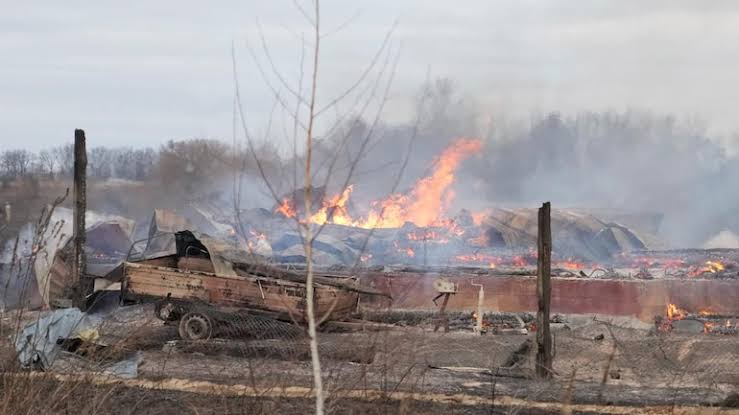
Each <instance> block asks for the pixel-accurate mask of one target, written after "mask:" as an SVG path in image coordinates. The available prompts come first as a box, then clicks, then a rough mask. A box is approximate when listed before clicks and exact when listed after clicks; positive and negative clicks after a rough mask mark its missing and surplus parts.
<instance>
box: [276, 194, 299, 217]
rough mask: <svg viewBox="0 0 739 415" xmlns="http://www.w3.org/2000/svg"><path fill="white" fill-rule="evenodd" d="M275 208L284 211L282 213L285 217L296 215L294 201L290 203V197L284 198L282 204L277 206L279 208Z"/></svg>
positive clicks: (280, 211)
mask: <svg viewBox="0 0 739 415" xmlns="http://www.w3.org/2000/svg"><path fill="white" fill-rule="evenodd" d="M275 210H276V211H277V212H279V213H282V215H283V216H285V217H288V218H294V217H295V209H294V208H293V206H292V203H290V200H289V199H288V198H284V199H282V202H280V205H279V206H277V209H275Z"/></svg>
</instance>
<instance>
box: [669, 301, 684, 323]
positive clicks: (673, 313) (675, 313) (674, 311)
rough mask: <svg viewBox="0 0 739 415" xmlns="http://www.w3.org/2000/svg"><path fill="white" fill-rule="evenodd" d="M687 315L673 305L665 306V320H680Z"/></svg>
mask: <svg viewBox="0 0 739 415" xmlns="http://www.w3.org/2000/svg"><path fill="white" fill-rule="evenodd" d="M687 315H688V312H687V311H685V310H683V309H681V308H678V307H677V306H676V305H675V304H672V303H670V304H667V318H668V319H670V320H682V319H684V318H685V316H687Z"/></svg>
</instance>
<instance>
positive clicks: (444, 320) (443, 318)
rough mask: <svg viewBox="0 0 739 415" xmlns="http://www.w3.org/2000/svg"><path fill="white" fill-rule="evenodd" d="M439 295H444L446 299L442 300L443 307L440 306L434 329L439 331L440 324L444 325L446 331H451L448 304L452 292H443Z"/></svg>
mask: <svg viewBox="0 0 739 415" xmlns="http://www.w3.org/2000/svg"><path fill="white" fill-rule="evenodd" d="M439 295H443V296H444V300H443V301H442V302H441V308H439V317H438V319H437V320H436V324H435V325H434V331H435V332H436V331H439V326H440V325H442V324H443V325H444V333H446V332H448V331H449V317H447V315H446V305H447V304H448V303H449V297H450V296H451V295H452V294H451V293H442V294H439Z"/></svg>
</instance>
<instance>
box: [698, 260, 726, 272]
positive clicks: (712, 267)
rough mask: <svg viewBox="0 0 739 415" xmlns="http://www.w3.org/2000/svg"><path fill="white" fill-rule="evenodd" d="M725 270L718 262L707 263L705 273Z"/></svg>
mask: <svg viewBox="0 0 739 415" xmlns="http://www.w3.org/2000/svg"><path fill="white" fill-rule="evenodd" d="M724 269H725V267H724V265H723V264H722V263H720V262H718V261H706V266H705V267H704V268H703V270H704V272H711V273H713V272H719V271H723V270H724Z"/></svg>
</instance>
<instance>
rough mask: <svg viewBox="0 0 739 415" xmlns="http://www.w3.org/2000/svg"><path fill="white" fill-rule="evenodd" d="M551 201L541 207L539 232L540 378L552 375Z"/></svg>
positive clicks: (537, 358) (538, 316) (537, 316)
mask: <svg viewBox="0 0 739 415" xmlns="http://www.w3.org/2000/svg"><path fill="white" fill-rule="evenodd" d="M550 210H551V209H550V204H549V202H546V203H544V204H543V205H542V206H541V208H539V234H538V238H537V241H538V248H539V255H538V259H537V266H536V269H537V280H536V281H537V282H536V293H537V295H538V297H539V309H538V311H537V313H536V324H537V328H536V374H537V376H539V377H540V378H546V379H549V378H551V377H552V334H551V332H550V330H549V306H550V300H551V294H552V287H551V281H550V278H551V275H550V274H551V269H552V266H551V265H552V264H551V261H552V228H551V215H550Z"/></svg>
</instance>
